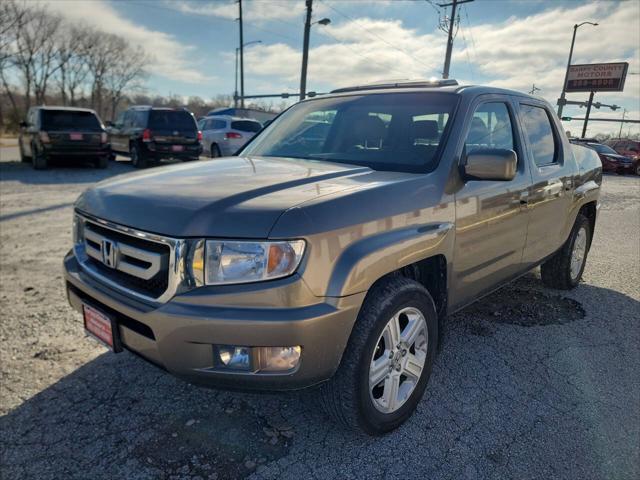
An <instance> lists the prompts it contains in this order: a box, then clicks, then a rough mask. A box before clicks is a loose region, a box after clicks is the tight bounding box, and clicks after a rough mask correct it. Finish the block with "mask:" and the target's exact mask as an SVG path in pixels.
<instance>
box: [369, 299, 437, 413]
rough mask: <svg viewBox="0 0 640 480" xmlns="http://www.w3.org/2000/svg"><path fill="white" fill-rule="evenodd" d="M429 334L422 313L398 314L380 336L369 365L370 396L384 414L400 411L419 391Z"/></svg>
mask: <svg viewBox="0 0 640 480" xmlns="http://www.w3.org/2000/svg"><path fill="white" fill-rule="evenodd" d="M428 346H429V334H428V330H427V322H426V320H425V317H424V315H423V314H422V312H420V310H418V309H416V308H413V307H407V308H403V309H402V310H400V311H399V312H397V313H396V314H395V315H394V316H393V317H392V318H391V319H390V320H389V322H388V323H387V324H386V325H385V327H384V330H383V331H382V333H381V334H380V337H379V338H378V341H377V342H376V347H375V349H374V352H373V356H372V358H371V363H370V365H369V394H370V396H371V400H372V401H373V405H374V406H375V408H376V409H377V410H378V411H380V412H382V413H387V414H389V413H393V412H395V411H397V410H398V409H399V408H400V407H402V405H404V403H405V402H406V401H407V400H408V399H409V397H410V396H411V394H412V393H413V391H414V390H415V388H416V386H417V385H418V382H419V381H420V378H421V376H422V372H423V370H424V367H425V363H426V359H427V350H428Z"/></svg>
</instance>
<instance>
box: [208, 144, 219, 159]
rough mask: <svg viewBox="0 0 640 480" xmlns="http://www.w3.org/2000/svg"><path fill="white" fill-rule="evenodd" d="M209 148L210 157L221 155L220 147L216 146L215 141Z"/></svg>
mask: <svg viewBox="0 0 640 480" xmlns="http://www.w3.org/2000/svg"><path fill="white" fill-rule="evenodd" d="M209 150H210V152H211V158H219V157H221V156H222V153H221V152H220V147H218V145H216V144H215V143H212V144H211V148H210V149H209Z"/></svg>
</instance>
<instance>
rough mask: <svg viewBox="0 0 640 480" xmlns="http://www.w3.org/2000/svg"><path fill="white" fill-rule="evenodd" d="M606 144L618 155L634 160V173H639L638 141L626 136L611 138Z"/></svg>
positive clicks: (639, 155) (639, 149)
mask: <svg viewBox="0 0 640 480" xmlns="http://www.w3.org/2000/svg"><path fill="white" fill-rule="evenodd" d="M607 145H608V146H609V147H611V148H613V149H614V150H615V151H616V152H617V153H619V154H620V155H624V156H625V157H629V158H631V159H632V160H635V165H636V168H635V172H636V175H640V141H638V140H630V139H626V138H612V139H611V140H609V141H607Z"/></svg>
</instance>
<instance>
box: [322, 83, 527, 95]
mask: <svg viewBox="0 0 640 480" xmlns="http://www.w3.org/2000/svg"><path fill="white" fill-rule="evenodd" d="M400 90H401V91H407V92H425V91H430V92H435V91H437V92H447V93H463V92H465V93H470V94H472V95H473V94H475V95H481V94H488V93H498V94H503V95H517V96H521V97H530V98H535V97H533V96H531V95H528V94H526V93H522V92H518V91H516V90H508V89H505V88H498V87H491V86H484V85H460V84H459V83H458V82H457V81H456V80H454V79H429V80H388V81H382V82H374V83H370V84H364V85H355V86H352V87H344V88H338V89H335V90H332V91H331V92H330V95H340V94H353V93H387V92H389V91H400ZM322 97H324V95H323V96H321V97H315V98H322Z"/></svg>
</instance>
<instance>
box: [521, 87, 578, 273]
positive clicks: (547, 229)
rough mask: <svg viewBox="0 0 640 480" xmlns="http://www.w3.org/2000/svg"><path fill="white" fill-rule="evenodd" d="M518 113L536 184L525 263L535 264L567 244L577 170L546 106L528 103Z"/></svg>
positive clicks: (531, 200)
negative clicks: (574, 176)
mask: <svg viewBox="0 0 640 480" xmlns="http://www.w3.org/2000/svg"><path fill="white" fill-rule="evenodd" d="M518 110H519V117H520V124H521V125H522V132H523V137H524V140H525V143H526V153H527V158H528V164H529V167H530V168H531V176H532V181H533V183H532V186H531V191H530V193H529V228H528V230H527V243H526V246H525V252H524V261H525V263H529V264H533V263H536V262H538V261H540V260H542V259H544V258H545V257H547V256H549V255H551V254H552V253H554V252H555V251H556V250H557V249H558V248H559V247H560V246H561V245H562V243H563V242H564V241H565V240H566V238H565V237H566V235H568V232H567V218H568V216H569V208H570V206H571V201H572V196H573V175H574V173H575V171H576V168H577V167H576V165H575V160H574V158H573V153H572V151H571V146H570V144H569V143H566V150H565V144H564V143H563V142H562V137H561V136H560V131H561V130H560V128H561V126H560V125H559V124H558V122H557V121H556V119H557V117H556V115H555V114H554V113H553V112H552V111H551V110H550V109H549V107H548V106H547V105H546V104H545V103H543V102H537V101H535V100H534V99H526V100H523V101H521V102H519V109H518Z"/></svg>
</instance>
